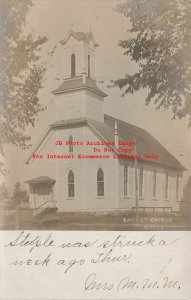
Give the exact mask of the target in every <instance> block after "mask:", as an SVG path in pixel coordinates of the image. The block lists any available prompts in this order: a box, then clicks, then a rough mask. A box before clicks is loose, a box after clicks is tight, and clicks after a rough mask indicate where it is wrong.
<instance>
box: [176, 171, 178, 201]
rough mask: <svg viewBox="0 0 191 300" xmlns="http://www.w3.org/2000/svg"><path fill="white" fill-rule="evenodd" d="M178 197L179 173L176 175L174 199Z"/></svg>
mask: <svg viewBox="0 0 191 300" xmlns="http://www.w3.org/2000/svg"><path fill="white" fill-rule="evenodd" d="M178 198H179V175H177V176H176V199H178Z"/></svg>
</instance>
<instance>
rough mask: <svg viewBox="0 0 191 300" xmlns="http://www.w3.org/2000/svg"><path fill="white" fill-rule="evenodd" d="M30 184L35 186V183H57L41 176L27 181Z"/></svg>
mask: <svg viewBox="0 0 191 300" xmlns="http://www.w3.org/2000/svg"><path fill="white" fill-rule="evenodd" d="M25 182H26V183H29V184H35V183H55V182H56V180H54V179H52V178H50V177H48V176H39V177H36V178H33V179H30V180H27V181H25Z"/></svg>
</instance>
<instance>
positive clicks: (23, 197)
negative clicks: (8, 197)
mask: <svg viewBox="0 0 191 300" xmlns="http://www.w3.org/2000/svg"><path fill="white" fill-rule="evenodd" d="M12 200H13V201H16V203H17V204H20V203H24V202H25V203H26V202H28V201H29V196H28V192H27V191H26V190H25V189H24V188H23V187H22V185H21V184H20V183H19V181H18V182H16V183H15V186H14V190H13V195H12Z"/></svg>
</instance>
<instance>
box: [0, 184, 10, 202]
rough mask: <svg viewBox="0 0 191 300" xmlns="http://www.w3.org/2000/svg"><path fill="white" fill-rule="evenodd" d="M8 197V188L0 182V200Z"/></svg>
mask: <svg viewBox="0 0 191 300" xmlns="http://www.w3.org/2000/svg"><path fill="white" fill-rule="evenodd" d="M6 199H9V190H8V188H7V187H6V185H5V184H4V183H1V184H0V201H1V200H6Z"/></svg>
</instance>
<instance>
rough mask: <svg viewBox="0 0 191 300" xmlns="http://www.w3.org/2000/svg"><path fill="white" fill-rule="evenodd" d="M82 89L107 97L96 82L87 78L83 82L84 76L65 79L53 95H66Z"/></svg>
mask: <svg viewBox="0 0 191 300" xmlns="http://www.w3.org/2000/svg"><path fill="white" fill-rule="evenodd" d="M80 89H87V90H90V91H92V92H94V93H96V94H98V95H100V96H102V97H106V96H107V95H106V94H105V93H104V92H102V90H100V88H99V87H98V86H97V84H96V81H95V80H93V79H91V78H89V77H86V80H85V82H83V76H76V77H72V78H68V79H65V80H64V81H63V83H62V84H61V85H60V86H59V87H58V88H57V89H56V90H54V91H52V93H53V94H61V93H66V92H69V91H75V90H80Z"/></svg>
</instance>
